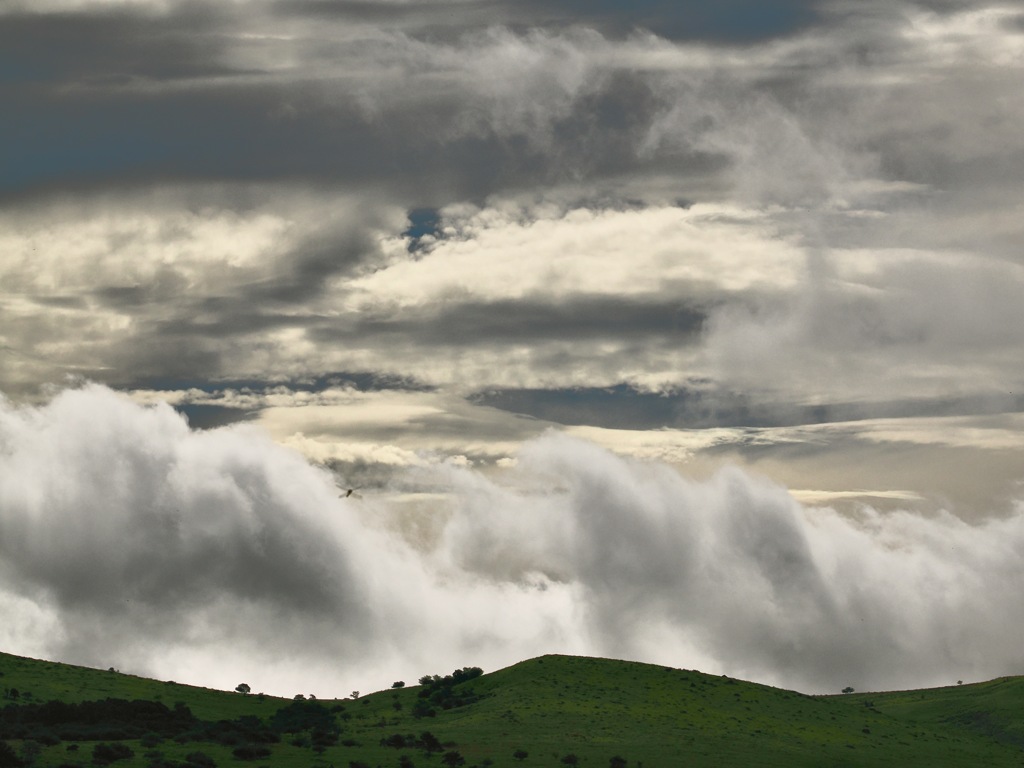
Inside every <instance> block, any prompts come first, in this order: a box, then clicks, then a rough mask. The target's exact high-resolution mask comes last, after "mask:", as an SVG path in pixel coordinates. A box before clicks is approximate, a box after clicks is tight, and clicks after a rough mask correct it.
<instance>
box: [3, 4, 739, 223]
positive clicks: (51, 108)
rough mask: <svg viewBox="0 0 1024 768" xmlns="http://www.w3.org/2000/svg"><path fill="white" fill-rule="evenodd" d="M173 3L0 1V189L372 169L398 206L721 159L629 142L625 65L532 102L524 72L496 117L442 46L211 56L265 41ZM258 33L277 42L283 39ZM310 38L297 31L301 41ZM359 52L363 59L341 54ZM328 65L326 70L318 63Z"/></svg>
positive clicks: (631, 83)
mask: <svg viewBox="0 0 1024 768" xmlns="http://www.w3.org/2000/svg"><path fill="white" fill-rule="evenodd" d="M186 9H187V12H186V11H178V12H177V13H171V14H166V15H161V14H143V13H126V14H124V13H114V12H106V13H104V14H95V15H88V14H83V13H79V14H74V15H63V14H56V15H43V16H13V17H12V16H5V17H3V18H0V37H4V36H6V38H7V39H6V42H9V43H10V45H7V44H6V43H5V41H4V40H0V51H2V54H0V55H2V56H4V57H5V59H4V61H3V67H2V69H3V71H6V72H7V73H8V77H9V80H10V81H11V82H8V83H7V85H5V86H2V87H3V88H4V93H3V95H4V100H5V107H6V108H5V113H6V115H7V119H5V121H4V122H3V124H2V125H0V167H3V169H4V173H3V174H2V177H0V194H4V195H6V196H8V197H11V196H17V195H24V194H27V193H28V192H29V191H31V190H33V189H42V190H46V189H54V188H71V189H75V188H79V187H82V186H85V187H94V186H97V185H99V186H102V185H110V184H114V185H128V184H142V183H154V182H159V183H166V182H171V181H205V180H240V181H267V180H288V181H295V180H303V181H306V182H312V183H317V184H325V183H326V184H333V185H343V186H349V187H365V185H367V184H370V185H374V186H376V187H383V188H386V189H388V191H389V194H390V195H391V196H392V198H393V199H396V200H399V201H404V203H405V204H406V205H409V206H423V205H433V206H439V205H443V204H445V203H448V202H451V201H452V200H460V199H477V200H480V199H483V198H484V197H486V196H487V195H489V194H492V193H494V192H495V191H498V190H501V189H509V188H511V189H516V188H523V187H528V186H531V185H536V184H538V183H550V182H552V181H558V180H566V179H569V180H575V181H578V180H580V179H581V178H583V177H587V178H593V179H597V178H601V177H615V176H617V175H620V174H623V173H627V172H629V173H636V172H639V173H643V172H675V173H679V174H682V175H687V174H698V175H699V174H703V173H707V172H708V171H709V170H713V169H714V168H716V167H720V166H721V158H716V157H715V156H714V154H713V153H708V152H699V151H689V152H682V153H680V152H678V151H674V152H673V153H668V154H666V153H661V155H660V156H652V155H651V154H650V153H647V154H643V153H638V151H637V148H638V146H639V145H640V144H641V143H642V141H643V138H644V136H645V134H646V132H647V131H648V129H649V127H650V124H651V121H652V120H653V119H654V117H655V116H656V115H657V114H659V113H660V112H662V111H664V110H665V109H666V108H667V103H666V102H665V100H664V97H665V96H666V94H661V95H659V94H658V93H657V92H656V91H655V90H654V88H653V87H652V84H651V83H650V82H648V80H647V79H646V78H645V77H643V76H640V75H639V74H637V73H634V72H630V71H628V69H624V70H620V71H613V72H610V73H607V74H602V75H601V76H600V77H598V76H597V75H593V76H589V77H590V79H591V80H592V82H590V83H588V84H587V85H586V87H585V88H583V90H582V91H581V92H580V93H578V94H573V93H566V95H565V99H564V100H563V101H562V102H558V103H552V104H550V105H541V106H539V107H534V106H529V105H530V104H531V96H530V94H529V89H530V88H531V86H530V84H529V83H524V84H523V85H522V87H523V88H524V89H526V90H525V92H524V97H523V100H522V103H521V104H520V105H518V106H517V105H515V104H513V105H506V106H501V107H500V109H499V112H500V110H501V109H504V110H506V111H507V110H508V109H511V110H513V112H512V115H513V117H514V116H515V111H516V110H520V111H521V110H526V111H527V112H529V111H530V110H534V109H538V110H539V112H538V113H537V114H536V115H533V117H531V118H530V121H527V122H525V123H522V124H519V123H517V122H516V120H512V122H511V123H508V116H507V115H506V116H505V117H500V116H499V115H498V114H497V113H494V110H495V109H498V107H496V106H494V105H490V106H488V101H489V99H490V95H488V94H487V93H486V91H484V92H482V93H481V92H478V91H477V90H474V88H471V87H469V86H468V83H467V81H466V80H465V77H466V75H467V74H468V73H469V72H471V69H467V70H466V72H462V73H459V72H455V73H453V72H450V71H448V69H447V68H450V67H451V62H450V61H448V63H446V64H442V63H440V60H439V61H438V62H433V63H431V62H430V61H429V60H428V61H426V62H417V61H410V60H408V59H407V57H408V56H409V55H410V53H409V51H410V50H411V48H410V46H413V43H412V42H410V41H408V40H405V41H404V42H403V41H402V38H400V37H392V38H390V39H389V40H388V41H387V44H386V45H383V47H380V46H378V48H379V50H378V48H375V47H374V45H375V44H374V43H372V42H366V41H359V40H356V41H344V40H343V41H341V42H339V43H337V44H335V45H333V46H327V47H326V49H325V50H324V51H323V52H321V53H319V54H316V55H310V56H311V58H310V59H309V61H304V59H303V58H302V57H299V62H298V64H296V65H295V66H294V67H292V68H289V69H287V70H284V71H275V72H264V73H262V74H261V73H259V72H257V71H255V70H252V69H251V68H249V67H243V66H240V65H239V66H235V65H233V64H231V63H225V62H232V61H235V60H245V59H247V58H251V59H257V60H258V59H259V58H260V55H261V50H255V51H254V50H253V48H254V47H255V46H256V43H253V42H252V41H251V40H250V39H249V38H246V37H245V36H242V35H240V34H239V33H240V32H241V31H243V30H245V29H247V19H246V18H244V17H243V16H240V15H238V14H240V13H241V12H240V11H235V14H236V16H234V17H232V16H230V15H229V14H228V13H227V12H224V13H223V14H219V13H213V12H208V13H207V12H202V11H196V10H194V8H193V6H191V5H189V6H186ZM256 15H257V17H258V14H256ZM252 23H253V24H255V27H254V28H255V29H257V30H258V29H260V27H259V25H258V24H256V23H255V22H252ZM78 30H80V35H76V32H77V31H78ZM474 40H475V39H474V38H468V39H463V38H459V40H458V41H456V42H455V43H454V48H453V49H452V50H453V51H455V50H459V49H463V50H464V54H463V55H464V58H465V59H466V60H471V59H472V58H473V57H474V56H476V55H477V54H476V53H474V51H473V50H472V48H473V46H474V45H477V46H479V45H484V48H482V49H481V50H483V51H484V52H486V45H487V44H486V43H481V42H480V40H475V42H474ZM491 42H492V43H493V44H494V45H500V44H501V42H500V41H491ZM528 44H529V45H533V44H534V43H528ZM262 45H264V46H266V48H267V50H270V51H274V50H278V49H280V51H281V55H287V56H291V52H290V49H289V48H287V46H286V44H285V43H283V42H281V41H277V42H264V43H262ZM572 45H576V43H573V44H572ZM315 49H316V43H315V42H312V41H311V42H310V43H309V50H315ZM52 50H56V51H58V52H59V54H58V55H56V56H51V55H50V53H49V52H50V51H52ZM303 50H304V51H305V50H306V49H303ZM43 52H45V53H43ZM263 53H265V51H263ZM449 53H450V52H449ZM449 53H446V52H445V51H444V50H442V49H441V48H438V49H436V50H434V51H433V53H429V51H428V52H427V53H426V54H424V52H423V51H420V52H419V53H418V54H416V55H420V56H422V55H427V56H428V59H429V56H431V55H439V56H441V58H442V59H443V58H444V57H445V56H448V55H449ZM368 56H369V57H371V61H372V65H371V66H370V67H368V68H367V70H366V71H358V70H356V71H355V72H353V71H352V70H353V65H354V64H355V63H356V62H359V66H363V62H364V61H365V59H366V57H368ZM552 63H553V65H554V66H556V67H560V66H562V65H563V64H562V63H559V62H558V61H557V60H553V62H552ZM424 66H425V67H426V73H427V74H429V72H430V71H431V70H432V69H433V70H436V71H435V74H436V75H442V76H443V77H442V79H441V80H437V79H434V80H426V79H424V78H423V77H422V75H423V74H424V72H419V71H416V69H417V68H419V69H423V67H424ZM460 66H461V65H460ZM324 67H326V68H327V70H328V71H329V72H330V73H331V74H330V77H327V78H324V77H323V76H322V75H321V74H320V69H321V68H324ZM389 67H398V68H410V72H409V77H410V81H416V80H419V81H420V82H422V83H423V85H422V87H420V88H416V89H415V90H413V91H407V92H405V93H404V95H398V96H395V95H394V94H393V93H392V95H389V96H388V97H387V98H386V99H385V100H384V101H382V102H381V103H379V104H375V103H373V102H374V99H375V98H376V94H377V93H391V92H392V91H393V92H394V93H398V94H402V90H403V89H397V88H393V87H389V86H388V85H385V84H384V81H381V80H380V78H381V77H382V76H381V75H380V74H379V73H378V71H377V70H378V69H379V70H380V71H385V70H386V69H387V68H389ZM453 74H454V75H457V77H456V79H455V80H454V81H452V82H449V83H448V84H447V85H446V84H445V83H444V78H445V77H449V76H452V75H453ZM555 74H557V73H555ZM459 78H463V81H462V82H460V81H459ZM150 81H153V82H150ZM391 85H393V84H391ZM69 86H73V87H69ZM540 86H541V87H545V86H544V84H543V83H541V84H540ZM546 98H549V97H546ZM549 100H550V98H549ZM368 102H369V103H370V104H371V105H372V106H368ZM499 106H500V105H499ZM481 107H483V109H481ZM547 112H550V113H551V114H546V113H547ZM516 119H518V118H516ZM537 120H539V121H541V124H536V121H537ZM531 121H533V122H531ZM506 123H508V124H506ZM541 136H542V137H543V140H540V139H539V137H541Z"/></svg>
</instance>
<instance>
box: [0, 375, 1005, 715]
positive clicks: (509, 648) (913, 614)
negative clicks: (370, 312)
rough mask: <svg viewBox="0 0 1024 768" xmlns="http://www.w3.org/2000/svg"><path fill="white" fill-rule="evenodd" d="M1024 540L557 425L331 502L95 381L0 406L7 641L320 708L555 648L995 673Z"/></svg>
mask: <svg viewBox="0 0 1024 768" xmlns="http://www.w3.org/2000/svg"><path fill="white" fill-rule="evenodd" d="M1022 552H1024V515H1021V514H1017V515H1014V516H1011V517H1008V518H1003V519H992V520H990V521H988V522H985V523H982V524H975V525H969V524H967V523H964V522H961V521H960V520H958V519H956V518H954V517H953V516H950V515H940V516H936V517H930V518H926V517H922V516H915V515H911V514H906V513H890V514H885V515H882V514H880V513H876V512H873V511H871V510H870V509H865V510H863V512H862V514H861V515H860V516H859V517H857V518H856V519H853V518H850V517H844V516H842V515H840V514H838V513H836V512H833V511H831V510H829V509H807V508H803V507H801V506H800V505H799V504H797V503H796V502H795V501H794V500H793V499H792V498H791V497H790V496H789V494H788V493H787V492H786V491H785V490H784V489H782V488H780V487H778V486H776V485H773V484H770V483H768V482H766V481H763V480H759V479H756V478H753V477H751V476H748V475H747V474H744V473H742V472H740V471H739V470H728V469H727V470H724V471H721V472H719V473H718V474H717V475H715V476H714V477H712V478H711V479H709V480H707V481H704V482H694V481H691V480H688V479H686V478H684V477H682V476H681V475H679V474H678V473H677V472H676V471H675V470H673V469H671V468H669V467H667V466H664V465H660V464H655V463H640V462H635V461H629V460H625V459H622V458H619V457H616V456H614V455H612V454H610V453H608V452H606V451H604V450H603V449H600V448H597V447H595V446H594V445H592V444H589V443H585V442H582V441H579V440H575V439H570V438H568V437H565V436H563V435H558V434H554V433H552V434H550V435H548V436H546V437H543V438H541V439H538V440H534V441H531V442H528V443H527V444H525V445H524V447H523V448H522V450H521V452H520V454H519V456H518V462H517V464H516V467H515V468H514V469H506V470H503V471H502V472H500V473H492V474H491V475H488V474H486V473H483V472H480V471H478V470H474V469H470V468H465V467H459V466H455V465H453V464H452V463H450V462H449V463H443V462H442V463H434V464H429V463H428V464H426V465H425V466H422V467H418V468H415V469H412V470H408V469H406V470H401V474H398V475H396V477H395V479H394V482H393V486H392V489H391V491H389V492H388V493H384V494H381V495H379V496H378V495H374V496H367V497H366V498H363V499H358V498H350V499H345V498H339V492H338V488H337V487H336V485H335V478H334V477H333V476H332V475H331V474H330V473H328V472H327V471H325V470H322V469H319V468H316V467H314V466H312V465H310V464H308V463H306V462H305V461H304V460H303V459H301V458H300V457H299V456H298V455H297V454H295V453H293V452H291V451H289V450H287V449H285V448H282V447H280V446H279V445H276V444H275V443H273V442H272V441H270V440H269V438H267V437H265V436H264V435H263V434H262V433H260V432H259V431H258V430H256V429H255V428H253V427H250V426H233V427H227V428H222V429H217V430H212V431H208V432H193V431H190V430H189V428H188V426H187V424H186V423H185V422H184V421H183V420H182V419H181V417H180V416H178V415H177V414H176V413H175V412H174V411H173V410H172V409H171V408H170V407H168V406H165V405H158V406H156V407H143V406H140V405H138V404H135V403H133V402H131V401H130V400H128V399H126V398H124V397H122V396H120V395H117V394H115V393H113V392H112V391H110V390H108V389H105V388H102V387H99V386H89V387H85V388H82V389H78V390H69V391H65V392H63V393H61V394H60V395H58V396H56V397H54V398H53V399H52V400H51V401H50V402H49V403H48V404H46V405H43V406H39V407H15V406H13V405H10V404H4V405H2V406H0V606H2V608H3V614H4V616H5V621H4V625H3V628H2V629H0V642H2V643H3V647H5V648H6V649H8V650H11V651H14V652H22V653H27V654H35V655H41V656H53V657H58V658H61V659H65V660H68V661H77V662H83V663H89V664H96V665H99V666H103V667H105V666H109V665H114V666H118V667H119V668H122V669H125V670H128V669H131V670H133V671H139V672H145V673H150V674H153V675H156V676H158V677H165V678H167V677H173V678H174V679H177V680H182V681H184V680H189V679H192V680H201V681H203V682H205V683H208V684H216V685H222V686H225V687H232V686H233V685H234V684H235V683H237V682H239V681H241V680H246V681H248V682H249V683H250V684H252V685H253V686H254V688H255V689H257V690H259V689H264V690H267V691H268V692H271V691H273V692H278V693H282V694H289V693H294V692H296V691H305V692H310V691H312V692H314V693H317V694H318V695H343V694H345V693H347V692H348V690H350V689H351V688H353V687H355V688H359V687H361V688H363V689H364V690H365V689H368V688H372V687H384V686H386V685H387V684H389V683H390V681H391V680H392V679H398V678H400V677H405V678H410V677H413V676H416V675H418V674H423V673H426V672H432V671H443V670H445V669H447V668H449V667H454V666H457V665H462V664H479V665H481V666H485V667H487V668H490V669H493V668H495V667H497V666H500V665H503V664H507V663H512V662H514V661H516V660H518V659H521V658H525V657H528V656H531V655H535V654H539V653H543V652H552V651H561V652H575V653H587V654H596V655H609V656H616V657H622V658H632V659H640V660H649V661H658V662H661V663H666V664H672V665H676V666H684V667H697V668H701V669H704V670H707V671H714V672H724V673H727V674H730V675H734V676H743V677H748V678H752V679H756V680H762V681H767V682H772V683H776V684H780V685H786V686H792V687H796V688H800V689H803V690H823V691H830V690H831V691H834V690H836V689H837V688H839V687H842V686H844V685H850V684H852V685H854V686H856V687H858V688H862V689H867V688H877V687H895V686H912V685H923V684H933V683H948V682H950V681H952V680H956V679H957V678H962V679H974V678H980V677H988V676H995V675H998V674H1003V673H1011V672H1017V671H1019V670H1020V666H1021V663H1022V661H1024V651H1022V649H1021V646H1020V643H1019V641H1018V640H1019V635H1020V629H1021V627H1022V626H1024V607H1022V605H1021V604H1020V602H1019V601H1016V600H1014V599H1012V596H1013V595H1015V594H1017V593H1019V592H1020V590H1021V589H1022V588H1024V567H1022V565H1021V563H1022V559H1021V554H1022ZM1008 596H1011V597H1010V599H1008Z"/></svg>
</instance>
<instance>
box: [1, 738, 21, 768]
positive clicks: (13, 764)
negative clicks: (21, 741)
mask: <svg viewBox="0 0 1024 768" xmlns="http://www.w3.org/2000/svg"><path fill="white" fill-rule="evenodd" d="M21 765H22V763H21V758H20V757H18V753H17V752H15V751H14V748H13V747H12V746H11V745H10V744H8V743H7V742H6V741H0V768H21Z"/></svg>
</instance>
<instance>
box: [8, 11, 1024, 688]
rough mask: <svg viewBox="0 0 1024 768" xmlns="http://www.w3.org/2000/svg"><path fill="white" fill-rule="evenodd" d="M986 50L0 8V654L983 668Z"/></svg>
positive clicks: (669, 26) (931, 33)
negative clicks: (572, 656) (549, 657)
mask: <svg viewBox="0 0 1024 768" xmlns="http://www.w3.org/2000/svg"><path fill="white" fill-rule="evenodd" d="M1022 70H1024V10H1022V9H1021V8H1020V6H1019V4H1016V3H1011V2H987V1H986V0H919V1H918V2H907V1H904V0H858V1H857V2H852V1H851V0H756V1H755V0H728V1H723V2H717V3H699V2H693V1H692V0H676V1H675V2H668V1H667V0H665V1H662V0H636V1H634V2H628V3H627V2H620V1H618V0H590V1H587V2H584V1H583V0H547V1H546V2H540V1H539V0H231V1H230V2H218V3H204V2H199V1H198V0H31V2H29V0H0V103H2V105H3V106H2V108H0V393H2V396H0V612H2V615H4V617H5V621H4V622H3V623H2V624H0V649H3V650H6V651H8V652H13V653H20V654H23V655H29V656H36V657H41V658H48V659H56V660H61V661H67V662H72V663H78V664H86V665H92V666H97V667H101V668H107V667H110V666H114V667H116V668H118V669H121V670H122V671H130V672H134V673H138V674H145V675H149V676H154V677H157V678H159V679H175V680H177V681H179V682H193V683H197V684H202V685H209V686H213V687H219V688H226V689H231V688H234V686H235V685H236V684H238V683H239V682H242V681H245V682H247V683H248V684H250V685H251V686H252V689H253V690H254V691H266V692H268V693H277V694H282V695H292V694H294V693H299V692H302V693H307V694H308V693H314V694H315V695H317V696H320V697H325V696H345V695H348V693H349V691H351V690H353V689H355V690H363V691H367V690H374V689H380V688H385V687H388V686H390V684H391V682H392V681H393V680H398V679H406V680H414V679H417V678H418V677H420V676H421V675H423V674H435V673H445V672H450V671H451V669H454V668H458V667H462V666H469V665H473V666H481V667H483V668H484V669H485V670H493V669H497V668H499V667H502V666H507V665H509V664H512V663H514V662H516V661H519V660H522V659H525V658H529V657H532V656H536V655H540V654H542V653H551V652H558V653H577V654H586V655H595V656H607V657H614V658H622V659H633V660H639V661H649V662H656V663H660V664H666V665H671V666H675V667H683V668H691V669H701V670H703V671H706V672H711V673H715V674H728V675H730V676H734V677H743V678H746V679H750V680H756V681H759V682H764V683H768V684H772V685H779V686H784V687H787V688H794V689H798V690H801V691H805V692H836V691H838V690H840V689H841V688H843V687H846V686H847V685H851V686H853V687H855V688H857V689H858V690H869V689H883V688H907V687H918V686H925V685H942V684H949V683H953V682H955V681H957V680H965V681H967V680H981V679H988V678H991V677H995V676H999V675H1006V674H1019V673H1022V672H1024V646H1021V644H1020V642H1019V637H1020V634H1021V632H1022V631H1024V604H1022V603H1021V602H1020V600H1018V599H1017V598H1016V595H1018V594H1019V593H1020V592H1021V591H1022V589H1024V559H1022V556H1024V486H1022V483H1021V480H1022V479H1024V473H1022V469H1021V468H1022V459H1024V355H1022V351H1024V301H1022V298H1024V251H1022V249H1021V243H1022V242H1024V238H1022V236H1024V185H1022V183H1021V179H1024V133H1022V132H1021V130H1020V126H1021V124H1022V123H1024V92H1022V90H1021V88H1020V82H1021V81H1022V75H1024V72H1022ZM350 489H351V490H352V493H351V494H349V493H348V491H349V490H350Z"/></svg>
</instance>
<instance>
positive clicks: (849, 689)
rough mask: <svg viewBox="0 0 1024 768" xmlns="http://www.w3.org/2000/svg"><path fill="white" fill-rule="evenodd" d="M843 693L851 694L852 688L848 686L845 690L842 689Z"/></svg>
mask: <svg viewBox="0 0 1024 768" xmlns="http://www.w3.org/2000/svg"><path fill="white" fill-rule="evenodd" d="M843 693H853V686H851V685H848V686H846V687H845V688H843Z"/></svg>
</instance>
